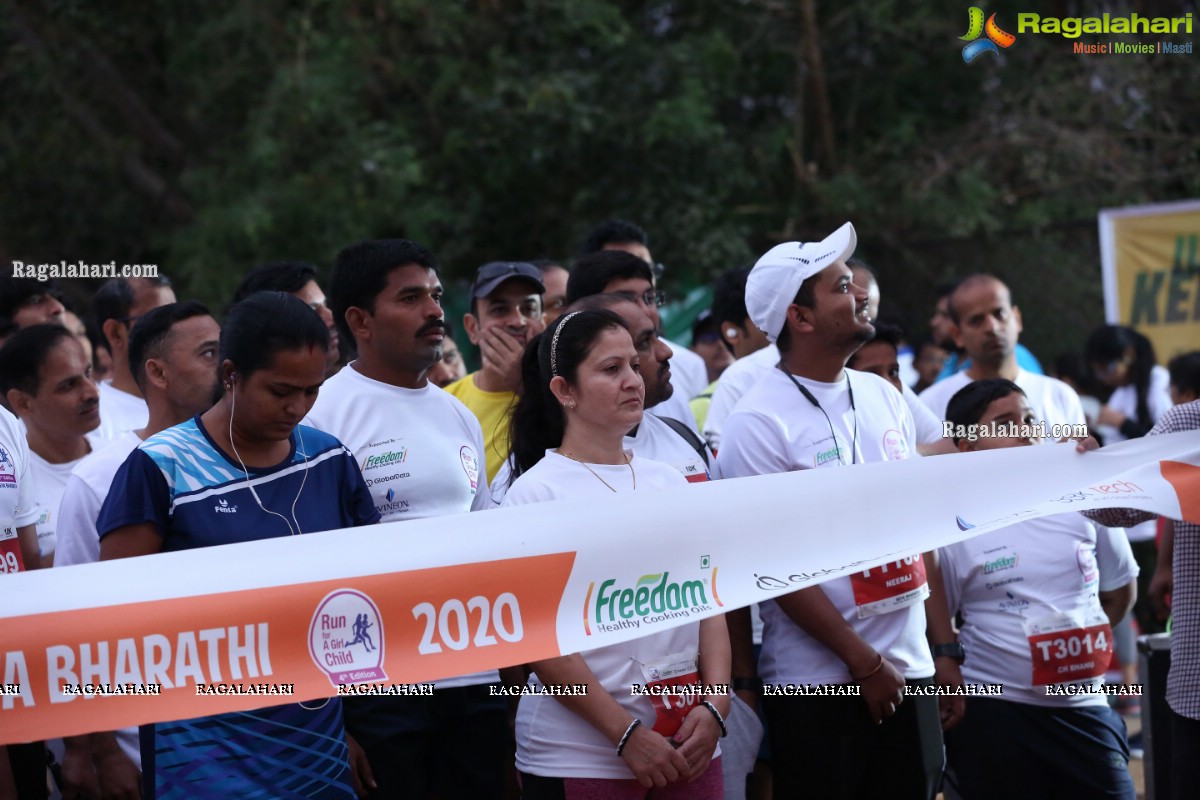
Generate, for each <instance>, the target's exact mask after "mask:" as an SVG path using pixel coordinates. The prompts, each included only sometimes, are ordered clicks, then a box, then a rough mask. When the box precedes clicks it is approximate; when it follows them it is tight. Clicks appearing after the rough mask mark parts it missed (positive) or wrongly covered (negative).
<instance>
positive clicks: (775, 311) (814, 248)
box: [746, 222, 858, 342]
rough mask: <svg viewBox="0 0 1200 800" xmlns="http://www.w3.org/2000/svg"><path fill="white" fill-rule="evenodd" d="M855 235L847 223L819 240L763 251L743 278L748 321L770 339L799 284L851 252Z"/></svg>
mask: <svg viewBox="0 0 1200 800" xmlns="http://www.w3.org/2000/svg"><path fill="white" fill-rule="evenodd" d="M857 244H858V237H857V236H855V234H854V226H853V225H851V224H850V223H849V222H847V223H846V224H845V225H843V226H842V227H840V228H838V229H837V230H836V231H834V232H833V233H831V234H829V235H828V236H826V237H825V238H824V239H822V240H821V241H819V242H784V243H783V244H777V245H775V246H774V247H772V248H771V249H770V250H768V251H767V252H766V253H764V254H763V257H762V258H760V259H759V260H758V263H756V264H755V265H754V269H752V270H750V277H748V278H747V279H746V311H747V312H748V313H749V314H750V321H751V322H753V323H754V324H755V325H757V326H758V328H759V329H760V330H761V331H762V332H763V333H765V334H766V335H767V338H768V339H770V340H771V341H772V342H774V341H775V340H776V339H778V338H779V334H780V333H781V332H782V331H783V326H784V324H785V323H786V322H787V310H788V306H790V305H791V304H792V302H793V301H794V300H795V299H796V293H797V292H799V291H800V284H802V283H804V281H806V280H808V279H809V278H811V277H812V276H813V275H816V274H817V273H818V272H820V271H821V270H823V269H825V268H826V267H828V266H829V265H830V264H832V263H834V262H835V261H845V260H846V259H847V258H849V257H850V256H852V255H854V247H855V245H857Z"/></svg>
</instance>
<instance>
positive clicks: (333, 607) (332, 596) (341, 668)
mask: <svg viewBox="0 0 1200 800" xmlns="http://www.w3.org/2000/svg"><path fill="white" fill-rule="evenodd" d="M383 637H384V634H383V617H382V616H381V615H380V613H379V607H378V606H376V605H375V602H374V601H373V600H371V598H370V597H368V596H367V595H365V594H363V593H362V592H356V591H354V590H353V589H338V590H336V591H333V592H330V593H329V594H327V595H326V596H325V599H324V600H322V601H321V603H320V604H319V605H318V606H317V610H316V612H315V613H314V614H313V618H312V622H311V623H310V625H309V629H308V652H309V654H310V655H311V656H312V659H313V661H314V662H315V663H316V665H317V666H318V667H319V668H320V669H321V670H322V671H323V672H324V673H325V674H326V675H327V676H328V677H329V682H330V683H332V684H333V685H334V686H343V685H346V684H355V683H372V682H376V681H385V680H387V679H388V678H387V674H386V673H384V671H383Z"/></svg>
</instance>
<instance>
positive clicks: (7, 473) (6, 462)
mask: <svg viewBox="0 0 1200 800" xmlns="http://www.w3.org/2000/svg"><path fill="white" fill-rule="evenodd" d="M16 483H17V466H16V464H14V463H13V460H12V456H10V455H9V454H8V450H6V449H5V448H4V447H3V446H0V485H4V484H8V485H10V486H15V485H16Z"/></svg>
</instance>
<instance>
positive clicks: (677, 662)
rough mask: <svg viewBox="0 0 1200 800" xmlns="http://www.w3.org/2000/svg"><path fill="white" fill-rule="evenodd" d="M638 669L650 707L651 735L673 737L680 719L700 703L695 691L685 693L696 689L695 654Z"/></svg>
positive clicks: (686, 654) (680, 721) (674, 656)
mask: <svg viewBox="0 0 1200 800" xmlns="http://www.w3.org/2000/svg"><path fill="white" fill-rule="evenodd" d="M641 667H642V676H643V678H645V681H646V693H647V696H648V697H649V700H650V704H651V705H652V706H653V707H654V732H655V733H661V734H662V735H663V736H667V737H670V736H673V735H674V734H675V732H676V731H678V730H679V726H681V725H683V718H684V717H686V716H687V715H688V712H690V711H691V710H692V708H694V707H695V705H696V703H698V702H700V697H699V696H698V695H697V693H696V692H695V691H688V690H687V689H688V688H694V689H699V688H700V673H699V671H698V670H697V654H696V653H695V652H691V653H675V654H674V655H669V656H665V657H664V658H663V659H662V660H661V661H656V662H651V663H649V664H641ZM685 687H686V688H685Z"/></svg>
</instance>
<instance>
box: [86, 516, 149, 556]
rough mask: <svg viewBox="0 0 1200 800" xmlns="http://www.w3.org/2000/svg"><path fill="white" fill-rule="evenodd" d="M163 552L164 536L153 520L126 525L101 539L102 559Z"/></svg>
mask: <svg viewBox="0 0 1200 800" xmlns="http://www.w3.org/2000/svg"><path fill="white" fill-rule="evenodd" d="M159 552H162V537H161V536H159V534H158V529H157V528H155V527H154V524H153V523H151V522H143V523H140V524H138V525H126V526H124V527H121V528H117V529H116V530H114V531H112V532H110V533H109V534H108V535H106V536H105V537H104V538H103V539H101V540H100V560H101V561H111V560H113V559H115V558H133V557H134V556H148V555H152V554H154V553H159Z"/></svg>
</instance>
